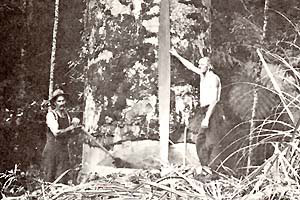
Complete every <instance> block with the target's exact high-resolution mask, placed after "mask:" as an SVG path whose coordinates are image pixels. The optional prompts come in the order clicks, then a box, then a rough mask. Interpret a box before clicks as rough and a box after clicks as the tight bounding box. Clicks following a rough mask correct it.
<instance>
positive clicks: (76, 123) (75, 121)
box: [71, 117, 80, 128]
mask: <svg viewBox="0 0 300 200" xmlns="http://www.w3.org/2000/svg"><path fill="white" fill-rule="evenodd" d="M79 123H80V119H78V118H77V117H74V118H73V119H72V122H71V124H72V125H73V126H74V128H76V127H77V126H78V125H79Z"/></svg>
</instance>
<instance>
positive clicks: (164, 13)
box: [158, 0, 171, 165]
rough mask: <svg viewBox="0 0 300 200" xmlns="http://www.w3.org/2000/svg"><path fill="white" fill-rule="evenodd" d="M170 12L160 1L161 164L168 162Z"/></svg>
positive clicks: (159, 84) (167, 4)
mask: <svg viewBox="0 0 300 200" xmlns="http://www.w3.org/2000/svg"><path fill="white" fill-rule="evenodd" d="M169 16H170V14H169V0H162V1H161V3H160V18H159V24H160V25H159V35H158V43H159V50H158V98H159V134H160V155H161V156H160V159H161V164H162V165H165V164H168V147H169V145H168V144H169V120H170V82H171V81H170V80H171V78H170V53H169V49H170V17H169Z"/></svg>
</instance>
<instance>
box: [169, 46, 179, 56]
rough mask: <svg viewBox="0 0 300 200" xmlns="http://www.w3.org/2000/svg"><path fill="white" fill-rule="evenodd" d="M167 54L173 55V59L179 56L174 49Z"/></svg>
mask: <svg viewBox="0 0 300 200" xmlns="http://www.w3.org/2000/svg"><path fill="white" fill-rule="evenodd" d="M169 52H170V54H171V55H173V56H175V57H178V56H179V54H178V53H177V51H176V50H175V49H174V48H172V49H170V51H169Z"/></svg>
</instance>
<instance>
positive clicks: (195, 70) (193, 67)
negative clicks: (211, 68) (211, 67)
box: [170, 49, 202, 75]
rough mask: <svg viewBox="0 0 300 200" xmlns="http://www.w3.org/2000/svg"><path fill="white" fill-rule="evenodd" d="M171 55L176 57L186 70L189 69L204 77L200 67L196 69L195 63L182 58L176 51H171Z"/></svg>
mask: <svg viewBox="0 0 300 200" xmlns="http://www.w3.org/2000/svg"><path fill="white" fill-rule="evenodd" d="M170 53H171V55H173V56H174V57H176V58H177V59H178V60H179V61H180V62H181V63H182V64H183V65H184V66H185V67H186V68H188V69H189V70H191V71H193V72H195V73H197V74H199V75H202V73H201V71H200V69H199V68H198V67H196V66H195V65H194V64H193V63H191V62H190V61H188V60H187V59H185V58H184V57H182V56H180V55H179V54H178V53H177V51H176V50H175V49H171V50H170Z"/></svg>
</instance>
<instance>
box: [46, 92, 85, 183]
mask: <svg viewBox="0 0 300 200" xmlns="http://www.w3.org/2000/svg"><path fill="white" fill-rule="evenodd" d="M68 96H69V95H68V94H67V93H64V91H63V90H61V89H56V90H55V91H54V92H53V96H52V98H51V99H50V103H51V106H53V107H54V109H52V110H51V111H49V112H48V113H47V116H46V124H47V126H48V131H47V142H46V145H45V148H44V151H43V167H44V173H45V181H47V182H53V181H54V180H55V179H56V178H57V177H58V176H60V175H61V174H62V173H64V172H65V171H66V170H68V169H69V149H68V141H69V138H70V137H71V136H72V135H73V132H74V129H75V128H76V127H77V126H78V124H79V122H80V120H79V119H78V118H73V119H72V120H71V117H70V115H69V113H68V112H67V110H66V102H67V98H68ZM67 181H68V178H67V176H64V177H63V178H62V179H61V182H63V183H67Z"/></svg>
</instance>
